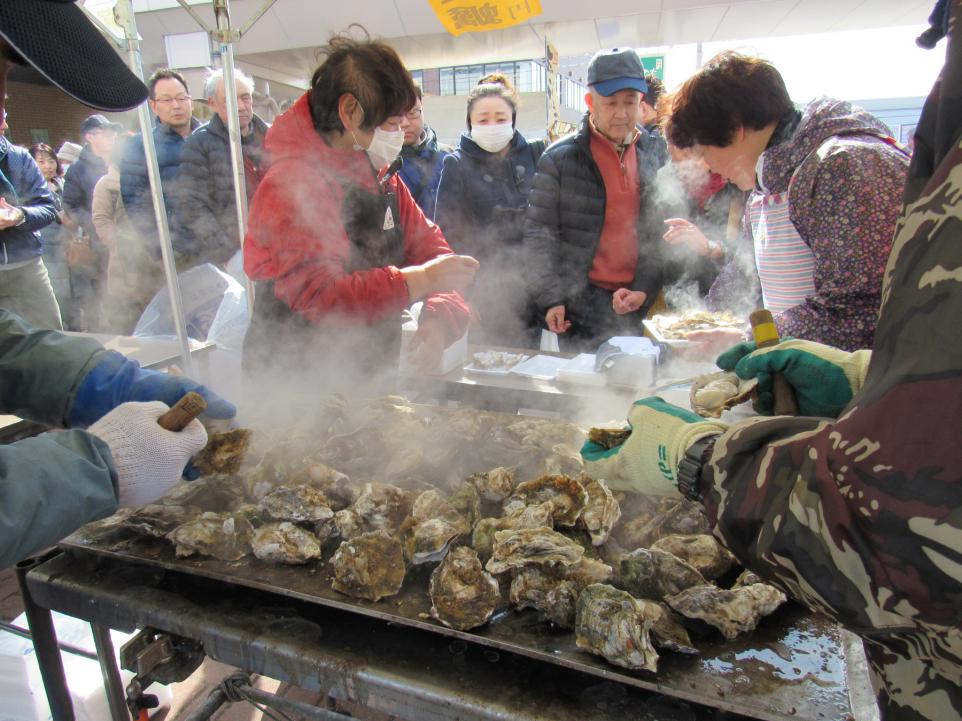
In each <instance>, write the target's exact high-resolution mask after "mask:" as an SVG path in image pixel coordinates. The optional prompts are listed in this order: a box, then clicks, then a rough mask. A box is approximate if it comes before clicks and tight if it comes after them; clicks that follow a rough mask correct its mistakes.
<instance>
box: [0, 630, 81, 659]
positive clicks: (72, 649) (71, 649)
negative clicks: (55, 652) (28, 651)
mask: <svg viewBox="0 0 962 721" xmlns="http://www.w3.org/2000/svg"><path fill="white" fill-rule="evenodd" d="M0 630H2V631H6V632H7V633H12V634H13V635H14V636H19V637H20V638H25V639H27V640H28V641H33V636H31V635H30V631H29V630H28V629H26V628H20V627H19V626H14V625H13V624H12V623H7V622H6V621H0ZM57 648H59V649H60V650H61V651H65V652H67V653H70V654H73V655H74V656H80V657H81V658H86V659H90V660H91V661H96V660H97V654H96V653H94V652H93V651H88V650H87V649H85V648H80V647H79V646H74V645H73V644H69V643H64V642H63V641H58V642H57Z"/></svg>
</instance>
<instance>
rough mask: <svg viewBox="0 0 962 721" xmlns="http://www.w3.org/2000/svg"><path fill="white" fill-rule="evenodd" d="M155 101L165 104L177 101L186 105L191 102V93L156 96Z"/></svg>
mask: <svg viewBox="0 0 962 721" xmlns="http://www.w3.org/2000/svg"><path fill="white" fill-rule="evenodd" d="M154 102H155V103H164V104H165V105H167V104H169V103H176V104H177V105H186V104H187V103H189V102H190V96H189V95H178V96H177V97H175V98H154Z"/></svg>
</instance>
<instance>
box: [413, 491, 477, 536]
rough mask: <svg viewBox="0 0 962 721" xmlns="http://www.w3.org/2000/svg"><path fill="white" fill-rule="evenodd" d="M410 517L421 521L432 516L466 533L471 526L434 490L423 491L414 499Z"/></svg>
mask: <svg viewBox="0 0 962 721" xmlns="http://www.w3.org/2000/svg"><path fill="white" fill-rule="evenodd" d="M410 517H411V518H412V519H414V520H415V521H417V522H418V523H423V522H424V521H427V520H430V519H432V518H435V519H439V520H442V521H447V522H448V523H449V524H451V525H452V526H455V527H456V528H459V529H460V532H461V533H467V532H468V530H470V528H471V526H470V524H469V523H468V521H467V519H466V518H465V517H464V516H462V515H461V514H460V513H458V511H457V510H456V509H455V508H454V506H452V505H451V504H450V503H449V502H448V501H446V500H445V499H444V497H443V496H442V495H441V494H440V493H438V492H437V491H435V490H431V491H424V493H422V494H420V495H419V496H418V497H417V498H415V499H414V505H412V506H411V516H410Z"/></svg>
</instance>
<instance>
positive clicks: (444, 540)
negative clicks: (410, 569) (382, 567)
mask: <svg viewBox="0 0 962 721" xmlns="http://www.w3.org/2000/svg"><path fill="white" fill-rule="evenodd" d="M462 533H463V527H462V526H456V525H454V524H452V523H450V522H449V521H446V520H444V519H443V518H429V519H427V520H426V521H415V520H414V519H413V518H409V519H408V520H407V521H405V522H404V523H402V524H401V540H402V541H403V543H404V557H405V558H407V560H408V562H409V563H411V564H412V565H415V566H416V565H419V564H421V563H433V562H434V561H440V560H441V559H442V558H444V554H446V553H447V552H448V548H450V546H451V544H452V543H453V542H454V541H455V540H456V539H457V538H458V536H460V535H461V534H462Z"/></svg>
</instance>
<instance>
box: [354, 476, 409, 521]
mask: <svg viewBox="0 0 962 721" xmlns="http://www.w3.org/2000/svg"><path fill="white" fill-rule="evenodd" d="M411 506H412V499H411V495H410V494H409V493H408V492H407V491H404V490H402V489H400V488H398V487H397V486H392V485H389V484H386V483H373V482H370V483H365V484H364V486H363V487H362V488H361V494H360V495H359V496H358V497H357V500H356V501H354V505H353V506H351V509H352V510H353V511H354V512H355V513H357V515H358V516H359V517H360V519H361V520H362V521H363V523H364V526H365V528H366V529H367V530H368V531H382V530H383V531H389V532H391V533H394V532H396V531H397V529H398V528H399V527H400V525H401V523H402V522H403V521H404V519H405V518H406V517H407V516H408V515H409V514H410V511H411Z"/></svg>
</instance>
